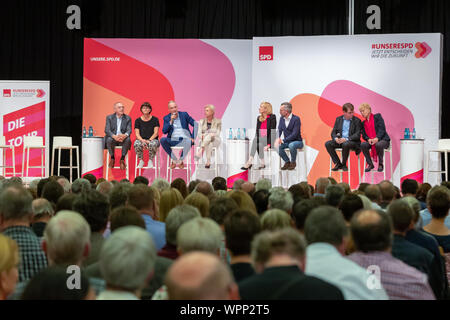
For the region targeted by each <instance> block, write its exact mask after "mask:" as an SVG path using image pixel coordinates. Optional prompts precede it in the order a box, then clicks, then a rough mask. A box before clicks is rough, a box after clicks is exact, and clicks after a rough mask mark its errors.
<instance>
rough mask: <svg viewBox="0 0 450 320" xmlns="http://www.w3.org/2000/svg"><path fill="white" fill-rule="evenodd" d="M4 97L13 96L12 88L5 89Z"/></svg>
mask: <svg viewBox="0 0 450 320" xmlns="http://www.w3.org/2000/svg"><path fill="white" fill-rule="evenodd" d="M3 96H4V97H11V89H3Z"/></svg>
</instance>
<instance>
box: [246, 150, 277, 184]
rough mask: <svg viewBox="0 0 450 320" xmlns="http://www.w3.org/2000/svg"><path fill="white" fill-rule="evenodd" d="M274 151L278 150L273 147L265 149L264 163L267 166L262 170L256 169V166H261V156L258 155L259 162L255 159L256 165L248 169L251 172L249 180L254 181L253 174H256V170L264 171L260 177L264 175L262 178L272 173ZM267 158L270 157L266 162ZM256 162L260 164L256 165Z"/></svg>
mask: <svg viewBox="0 0 450 320" xmlns="http://www.w3.org/2000/svg"><path fill="white" fill-rule="evenodd" d="M273 151H276V150H274V149H272V148H269V150H267V151H264V163H265V166H266V167H265V168H264V169H261V170H259V169H256V168H258V167H259V166H260V160H259V157H256V158H258V162H256V161H255V165H254V166H252V168H251V169H249V170H248V173H249V177H248V179H249V181H254V180H253V178H254V177H253V176H254V175H256V174H255V173H256V172H258V173H260V172H262V174H261V175H260V177H262V178H264V177H266V176H269V175H271V174H272V152H273ZM266 155H267V156H266ZM266 159H268V161H267V162H266ZM256 164H258V165H256ZM268 173H269V174H268Z"/></svg>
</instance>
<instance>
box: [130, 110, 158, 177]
mask: <svg viewBox="0 0 450 320" xmlns="http://www.w3.org/2000/svg"><path fill="white" fill-rule="evenodd" d="M141 112H142V116H141V117H139V118H137V119H136V120H135V122H134V130H135V132H136V141H135V142H134V150H135V151H136V154H137V156H138V158H139V160H140V161H139V165H138V168H139V169H142V168H143V167H144V149H148V154H149V160H148V165H147V167H149V168H153V161H152V159H153V158H154V157H155V155H156V151H157V150H158V147H159V140H158V130H159V120H158V118H156V117H153V116H152V115H151V113H152V106H151V105H150V103H148V102H144V103H143V104H142V105H141Z"/></svg>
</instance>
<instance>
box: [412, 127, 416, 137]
mask: <svg viewBox="0 0 450 320" xmlns="http://www.w3.org/2000/svg"><path fill="white" fill-rule="evenodd" d="M415 138H416V128H413V131H412V139H415Z"/></svg>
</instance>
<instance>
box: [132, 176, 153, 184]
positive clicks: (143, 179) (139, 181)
mask: <svg viewBox="0 0 450 320" xmlns="http://www.w3.org/2000/svg"><path fill="white" fill-rule="evenodd" d="M148 182H149V181H148V179H147V178H146V177H144V176H137V177H136V178H134V181H133V184H143V185H145V186H148Z"/></svg>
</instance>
